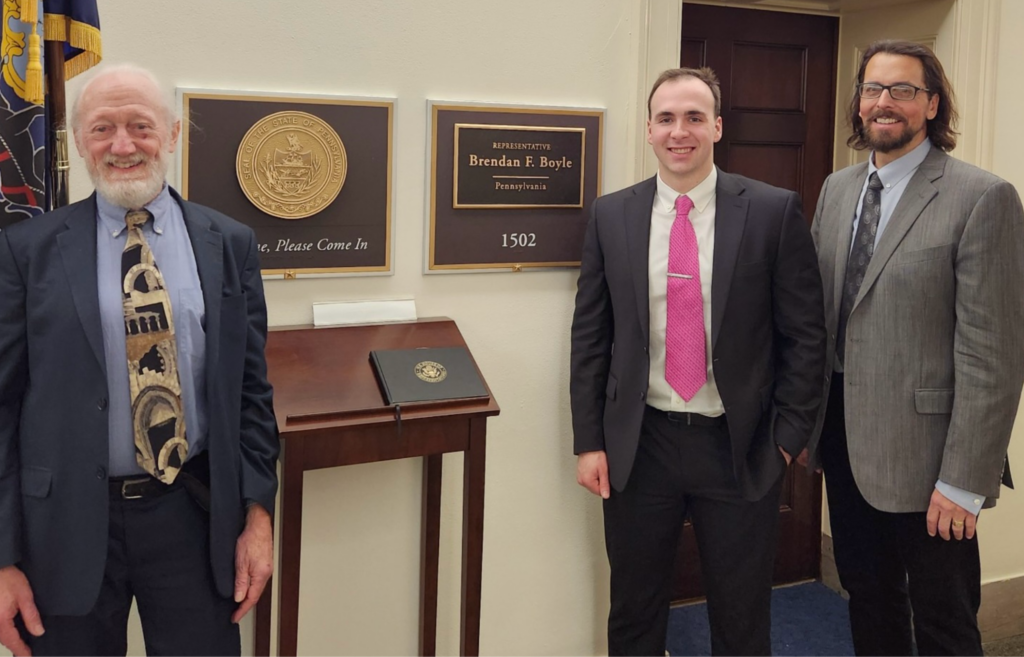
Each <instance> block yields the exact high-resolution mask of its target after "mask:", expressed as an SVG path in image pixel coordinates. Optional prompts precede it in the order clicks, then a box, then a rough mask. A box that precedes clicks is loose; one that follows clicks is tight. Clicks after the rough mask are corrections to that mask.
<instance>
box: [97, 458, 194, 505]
mask: <svg viewBox="0 0 1024 657" xmlns="http://www.w3.org/2000/svg"><path fill="white" fill-rule="evenodd" d="M209 463H210V462H209V455H208V454H207V452H205V451H204V452H203V453H201V454H198V455H197V456H195V457H194V458H191V459H189V460H188V461H186V462H185V465H184V467H182V469H181V471H180V472H179V473H178V476H177V477H175V479H174V483H172V484H169V485H168V484H165V483H164V482H162V481H160V480H159V479H157V478H156V477H151V476H149V475H138V476H131V477H110V478H109V480H108V481H109V484H110V495H111V497H114V498H121V499H123V500H143V499H149V498H154V497H159V496H161V495H164V494H166V493H169V492H171V491H172V490H174V489H176V488H180V487H182V486H184V487H185V489H186V490H187V491H188V492H189V494H190V495H191V496H192V497H193V498H194V499H195V500H196V502H198V503H199V505H200V506H201V507H203V508H204V509H206V510H209V509H210V486H209V484H208V483H207V482H208V481H209V472H210V465H209Z"/></svg>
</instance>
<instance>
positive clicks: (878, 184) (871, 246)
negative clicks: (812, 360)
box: [836, 172, 882, 363]
mask: <svg viewBox="0 0 1024 657" xmlns="http://www.w3.org/2000/svg"><path fill="white" fill-rule="evenodd" d="M881 216H882V181H881V180H879V179H878V172H875V173H872V174H871V178H870V179H869V180H868V190H867V191H866V192H865V193H864V203H863V205H861V206H860V221H859V222H858V224H857V234H856V235H854V236H853V248H852V249H851V250H850V260H849V261H848V262H847V263H846V281H845V283H844V284H843V301H842V304H841V305H840V306H839V331H838V333H839V335H838V338H837V340H836V354H837V355H838V356H839V362H840V363H845V362H846V322H847V321H849V319H850V311H851V310H853V302H854V301H856V300H857V294H858V293H859V292H860V286H861V284H862V283H863V282H864V272H866V271H867V270H868V263H870V262H871V256H872V254H874V252H875V236H876V235H877V234H878V220H879V219H880V218H881Z"/></svg>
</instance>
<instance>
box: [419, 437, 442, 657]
mask: <svg viewBox="0 0 1024 657" xmlns="http://www.w3.org/2000/svg"><path fill="white" fill-rule="evenodd" d="M441 459H442V455H441V454H431V455H429V456H425V457H424V458H423V521H422V525H421V529H420V545H421V548H422V556H421V559H420V654H421V655H424V656H425V657H433V656H434V655H436V654H437V564H438V557H439V555H440V550H441V463H442V462H441Z"/></svg>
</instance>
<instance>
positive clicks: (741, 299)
mask: <svg viewBox="0 0 1024 657" xmlns="http://www.w3.org/2000/svg"><path fill="white" fill-rule="evenodd" d="M656 187H657V186H656V180H655V179H654V178H651V179H649V180H645V181H643V182H641V183H639V184H637V185H634V186H632V187H629V188H627V189H624V190H621V191H619V192H615V193H613V194H609V195H607V196H604V197H601V198H599V199H598V200H597V201H596V202H595V204H594V209H593V216H592V218H591V220H590V222H589V224H588V226H587V230H586V237H585V241H584V247H583V260H582V264H581V267H580V278H579V284H578V291H577V295H576V310H575V315H574V317H573V324H572V345H571V351H572V353H571V373H570V398H571V405H572V424H573V434H574V450H575V453H577V454H579V453H581V452H587V451H596V450H604V451H605V452H606V453H607V457H608V467H609V478H610V480H611V484H612V488H613V491H612V497H611V499H610V500H608V501H607V502H606V504H605V525H606V529H605V531H606V542H607V543H608V549H609V560H610V562H611V566H612V611H611V617H610V619H609V650H610V652H612V653H613V654H615V653H624V652H632V653H635V654H642V653H650V652H657V651H658V650H659V648H663V645H664V631H665V630H664V624H665V623H666V622H667V611H668V594H669V591H668V587H669V582H668V580H669V578H670V576H671V567H672V556H673V554H674V549H675V547H676V544H677V539H678V536H679V528H681V526H682V521H683V516H684V515H687V514H688V515H690V516H691V517H692V518H693V519H694V521H695V530H696V531H697V534H698V543H699V544H701V545H707V546H708V547H709V548H710V547H711V546H714V551H716V552H718V554H715V555H711V554H702V559H701V560H702V568H703V571H704V583H705V587H706V589H707V591H708V598H709V605H710V609H711V613H712V635H713V636H712V640H713V646H714V647H715V650H716V652H717V653H722V652H731V651H757V652H762V651H764V650H766V649H767V648H768V646H767V638H768V632H769V627H768V603H769V598H768V595H767V592H768V584H765V583H764V582H765V579H766V578H767V582H768V583H769V584H770V577H771V564H772V559H773V557H774V550H775V541H774V536H775V534H774V532H775V531H776V524H777V523H776V520H777V514H778V507H777V499H778V491H779V482H780V480H781V478H782V475H783V474H784V471H785V466H786V464H785V460H784V459H783V458H782V456H781V455H780V453H779V451H778V447H779V446H781V447H782V448H784V449H785V450H786V452H788V453H789V454H791V455H793V456H795V455H797V454H799V453H800V451H801V450H802V449H803V448H804V446H805V444H806V443H807V440H808V439H809V437H810V434H811V431H812V429H813V427H814V421H815V418H816V415H817V411H818V407H819V405H820V403H821V397H822V392H821V380H820V379H821V373H822V372H823V368H824V357H825V327H824V315H823V307H822V288H821V277H820V274H819V272H818V265H817V261H816V256H815V252H814V245H813V243H812V241H811V237H810V232H809V230H808V227H807V224H806V223H805V221H804V218H803V216H802V213H801V211H800V199H799V197H798V196H797V195H796V194H795V193H793V192H789V191H785V190H782V189H779V188H776V187H772V186H770V185H766V184H764V183H761V182H757V181H754V180H750V179H748V178H744V177H742V176H737V175H732V174H728V173H725V172H723V171H719V172H718V182H717V188H716V200H715V242H714V255H713V265H712V267H713V268H712V291H711V344H712V353H711V366H712V368H713V371H714V376H715V381H716V383H717V386H718V390H719V393H720V394H721V398H722V402H723V404H724V407H725V418H724V422H722V423H721V424H720V425H719V426H717V427H716V426H691V425H687V424H685V423H678V422H677V423H673V422H671V421H666V418H667V417H668V416H667V415H666V414H664V413H661V412H660V411H655V410H654V409H651V408H649V407H647V405H646V398H647V386H648V378H649V374H650V359H649V357H648V347H649V340H650V338H649V336H650V326H649V324H650V309H649V297H648V278H649V274H648V272H649V267H648V248H649V244H648V242H649V235H650V221H651V211H652V207H653V203H654V198H655V193H656ZM666 248H668V245H667V244H666ZM638 470H639V471H638ZM698 479H699V480H698ZM658 481H664V482H665V485H664V486H661V487H657V490H654V488H655V487H656V482H658ZM674 498H678V502H672V504H674V506H672V507H671V508H669V509H668V510H667V511H666V512H665V513H657V512H653V510H656V508H657V507H658V505H659V504H662V503H663V502H665V500H669V501H672V500H673V499H674ZM719 503H721V504H725V505H726V506H725V507H723V506H715V505H716V504H719ZM623 505H625V506H626V508H622V507H623ZM726 507H728V508H729V509H731V510H726ZM698 516H700V517H701V518H702V519H704V520H703V522H700V521H699V520H698ZM755 517H756V520H755V519H754V518H755ZM748 522H749V523H753V524H752V525H750V526H747V527H737V523H748ZM698 524H699V526H698ZM758 533H760V534H761V535H762V537H765V536H766V537H767V539H766V540H759V541H758V542H757V544H756V545H751V544H749V543H747V542H744V537H749V536H753V535H755V534H758ZM616 536H618V537H620V538H616ZM655 544H658V545H660V547H655ZM663 544H667V545H668V548H667V550H666V548H665V547H664V545H663ZM722 550H724V551H727V552H731V554H723V553H721V551H722ZM709 551H711V550H710V549H709ZM631 555H632V556H631ZM720 557H721V558H720ZM751 564H755V565H754V566H751ZM623 572H628V573H629V575H628V576H625V577H623V576H620V574H621V573H623ZM758 588H761V589H763V590H764V593H759V594H756V595H755V594H754V593H750V595H749V596H748V597H749V600H747V602H749V605H748V607H749V610H750V611H751V613H756V615H757V616H758V618H759V619H760V620H758V622H757V623H754V625H756V628H755V629H754V630H752V631H753V632H754V633H756V634H757V636H755V637H752V638H751V640H750V641H747V642H744V641H743V640H742V637H738V636H735V635H738V634H740V633H741V632H737V631H736V627H733V629H732V630H731V634H732V635H734V636H733V637H732V638H731V639H730V638H729V637H726V636H722V634H723V633H724V632H727V631H728V630H726V628H725V625H728V624H729V623H716V617H717V619H718V620H721V619H722V618H725V617H726V616H727V615H728V614H727V613H721V612H723V611H725V612H728V609H729V607H730V606H737V607H741V606H743V603H740V601H739V600H738V599H735V596H736V595H738V592H742V591H747V590H750V591H752V590H754V589H758ZM744 595H745V593H744ZM645 598H646V601H645V600H644V599H645ZM651 599H653V600H654V603H653V604H649V601H650V600H651ZM730 599H734V600H735V605H734V604H733V602H731V601H730ZM643 607H646V608H647V609H648V611H646V612H645V611H642V608H643ZM638 610H640V611H638ZM716 610H717V613H716ZM652 615H657V618H655V619H654V620H651V618H650V617H651V616H652ZM645 616H646V617H645ZM716 626H717V627H718V630H717V631H716ZM659 634H660V636H659ZM716 635H717V636H716ZM659 642H660V643H659ZM659 654H660V653H659Z"/></svg>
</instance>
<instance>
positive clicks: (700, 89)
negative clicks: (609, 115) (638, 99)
mask: <svg viewBox="0 0 1024 657" xmlns="http://www.w3.org/2000/svg"><path fill="white" fill-rule="evenodd" d="M721 138H722V117H720V116H717V117H716V116H715V97H714V95H713V94H712V93H711V88H710V87H708V85H707V84H705V83H704V82H703V81H701V80H698V79H697V78H693V77H681V78H675V79H672V80H668V81H667V82H665V83H664V84H662V85H661V86H660V87H658V88H657V89H656V90H655V91H654V94H653V95H652V96H651V116H650V118H649V119H648V120H647V143H648V144H650V145H651V146H652V147H653V148H654V154H655V156H657V158H658V173H659V174H660V175H661V179H662V180H663V181H665V183H666V184H668V185H669V186H670V187H671V188H672V189H674V190H675V191H677V192H679V193H680V194H685V193H687V192H689V191H690V190H691V189H693V188H694V187H696V186H697V185H698V184H699V183H700V182H701V181H702V180H704V179H705V178H706V177H707V176H708V174H710V173H711V169H712V167H714V166H715V157H714V155H715V143H716V142H718V140H720V139H721Z"/></svg>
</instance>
